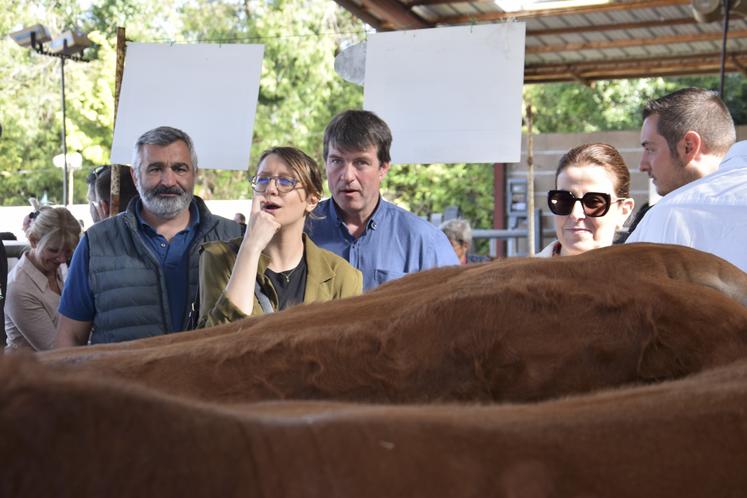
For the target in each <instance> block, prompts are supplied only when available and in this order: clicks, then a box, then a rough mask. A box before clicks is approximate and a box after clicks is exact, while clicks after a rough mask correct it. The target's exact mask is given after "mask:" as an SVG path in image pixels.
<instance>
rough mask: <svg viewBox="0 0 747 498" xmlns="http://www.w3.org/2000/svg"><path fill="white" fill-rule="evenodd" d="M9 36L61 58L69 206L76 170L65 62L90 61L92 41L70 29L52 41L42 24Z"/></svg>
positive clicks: (65, 197)
mask: <svg viewBox="0 0 747 498" xmlns="http://www.w3.org/2000/svg"><path fill="white" fill-rule="evenodd" d="M10 37H11V38H12V39H13V41H14V42H16V43H17V44H18V45H20V46H22V47H24V48H31V49H33V50H34V51H35V52H36V53H38V54H41V55H46V56H48V57H56V58H58V59H60V88H61V90H62V165H61V167H62V168H63V170H64V173H63V178H62V202H63V205H65V206H68V205H70V204H71V203H72V200H73V170H74V169H75V168H74V167H73V165H72V164H70V159H71V158H69V157H68V154H67V127H66V123H65V121H66V118H67V114H66V107H65V61H66V60H68V59H69V60H74V61H78V62H88V61H87V60H86V59H84V58H83V51H84V50H85V49H86V48H88V47H90V46H91V42H90V40H89V39H88V36H86V35H85V34H84V33H80V32H77V31H75V32H74V31H72V30H68V31H65V32H64V33H62V35H60V36H59V37H57V38H55V39H52V37H50V36H49V31H48V30H47V28H46V27H44V26H43V25H41V24H34V25H33V26H31V27H29V28H23V29H21V30H19V31H15V32H13V33H11V34H10ZM48 42H49V49H45V48H44V44H45V43H48Z"/></svg>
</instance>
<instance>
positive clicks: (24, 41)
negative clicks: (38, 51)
mask: <svg viewBox="0 0 747 498" xmlns="http://www.w3.org/2000/svg"><path fill="white" fill-rule="evenodd" d="M8 36H10V37H11V38H12V39H13V41H14V42H16V43H17V44H19V45H20V46H22V47H24V48H26V47H31V48H34V45H36V44H42V43H47V42H48V41H50V40H51V39H52V38H51V37H50V36H49V31H47V28H45V27H44V26H42V25H41V24H34V25H33V26H31V27H30V28H23V29H21V30H19V31H14V32H13V33H11V34H10V35H8Z"/></svg>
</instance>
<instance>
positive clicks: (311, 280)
mask: <svg viewBox="0 0 747 498" xmlns="http://www.w3.org/2000/svg"><path fill="white" fill-rule="evenodd" d="M241 241H242V238H241V237H238V238H235V239H233V240H230V241H228V242H222V241H214V242H208V243H206V244H203V245H202V248H201V254H200V318H199V323H198V327H212V326H214V325H219V324H223V323H229V322H232V321H234V320H240V319H242V318H246V316H247V315H245V314H244V313H242V312H241V311H240V310H239V309H238V308H237V307H236V306H235V305H234V304H233V303H232V302H231V301H230V300H229V299H228V298H227V297H226V295H225V290H226V285H227V284H228V279H229V278H230V277H231V272H232V271H233V265H234V263H235V262H236V256H237V254H238V252H239V247H240V246H241ZM303 242H304V258H306V268H307V276H306V290H305V292H304V297H303V302H304V303H313V302H321V301H329V300H332V299H341V298H344V297H350V296H357V295H358V294H360V293H361V292H362V289H363V276H362V275H361V272H359V271H358V270H356V269H355V268H353V267H352V266H351V265H350V263H348V262H347V261H346V260H345V259H343V258H341V257H339V256H337V255H336V254H333V253H331V252H330V251H327V250H325V249H321V248H319V247H318V246H317V245H316V244H314V243H313V242H312V241H311V239H309V238H308V237H306V234H304V236H303ZM269 263H270V260H269V258H268V257H267V256H266V255H264V254H262V255H260V258H259V266H258V268H257V281H258V282H259V285H260V287H261V289H262V292H264V293H265V294H266V295H267V297H268V298H269V299H270V302H271V303H272V307H273V309H277V302H278V298H277V293H276V292H275V289H274V288H273V286H272V283H271V282H270V279H269V278H267V276H266V275H265V270H266V269H267V265H268V264H269ZM261 314H262V308H261V306H260V305H259V302H258V301H257V297H256V296H255V297H254V308H253V310H252V315H261Z"/></svg>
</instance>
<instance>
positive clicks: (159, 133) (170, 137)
mask: <svg viewBox="0 0 747 498" xmlns="http://www.w3.org/2000/svg"><path fill="white" fill-rule="evenodd" d="M179 140H181V141H182V142H184V143H185V144H186V145H187V149H189V157H190V159H191V160H192V167H193V168H194V169H195V170H197V152H196V151H195V147H194V144H193V143H192V139H191V138H189V135H187V134H186V133H185V132H183V131H182V130H180V129H178V128H172V127H170V126H159V127H158V128H153V129H152V130H149V131H146V132H145V133H143V134H142V135H140V138H138V139H137V142H135V151H134V154H133V156H132V167H133V168H134V169H135V174H136V175H138V178H140V163H141V162H142V160H143V146H144V145H161V146H166V145H171V144H173V143H174V142H177V141H179Z"/></svg>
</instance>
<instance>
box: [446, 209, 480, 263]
mask: <svg viewBox="0 0 747 498" xmlns="http://www.w3.org/2000/svg"><path fill="white" fill-rule="evenodd" d="M439 228H440V229H441V231H442V232H443V233H444V235H446V238H447V239H449V242H450V243H451V247H453V248H454V253H456V255H457V258H459V263H460V264H462V265H466V264H467V263H483V262H485V261H490V258H488V257H486V256H478V255H476V254H470V250H471V249H472V227H471V226H470V224H469V221H467V220H465V219H463V218H454V219H453V220H449V221H444V222H443V223H441V226H440V227H439Z"/></svg>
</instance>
